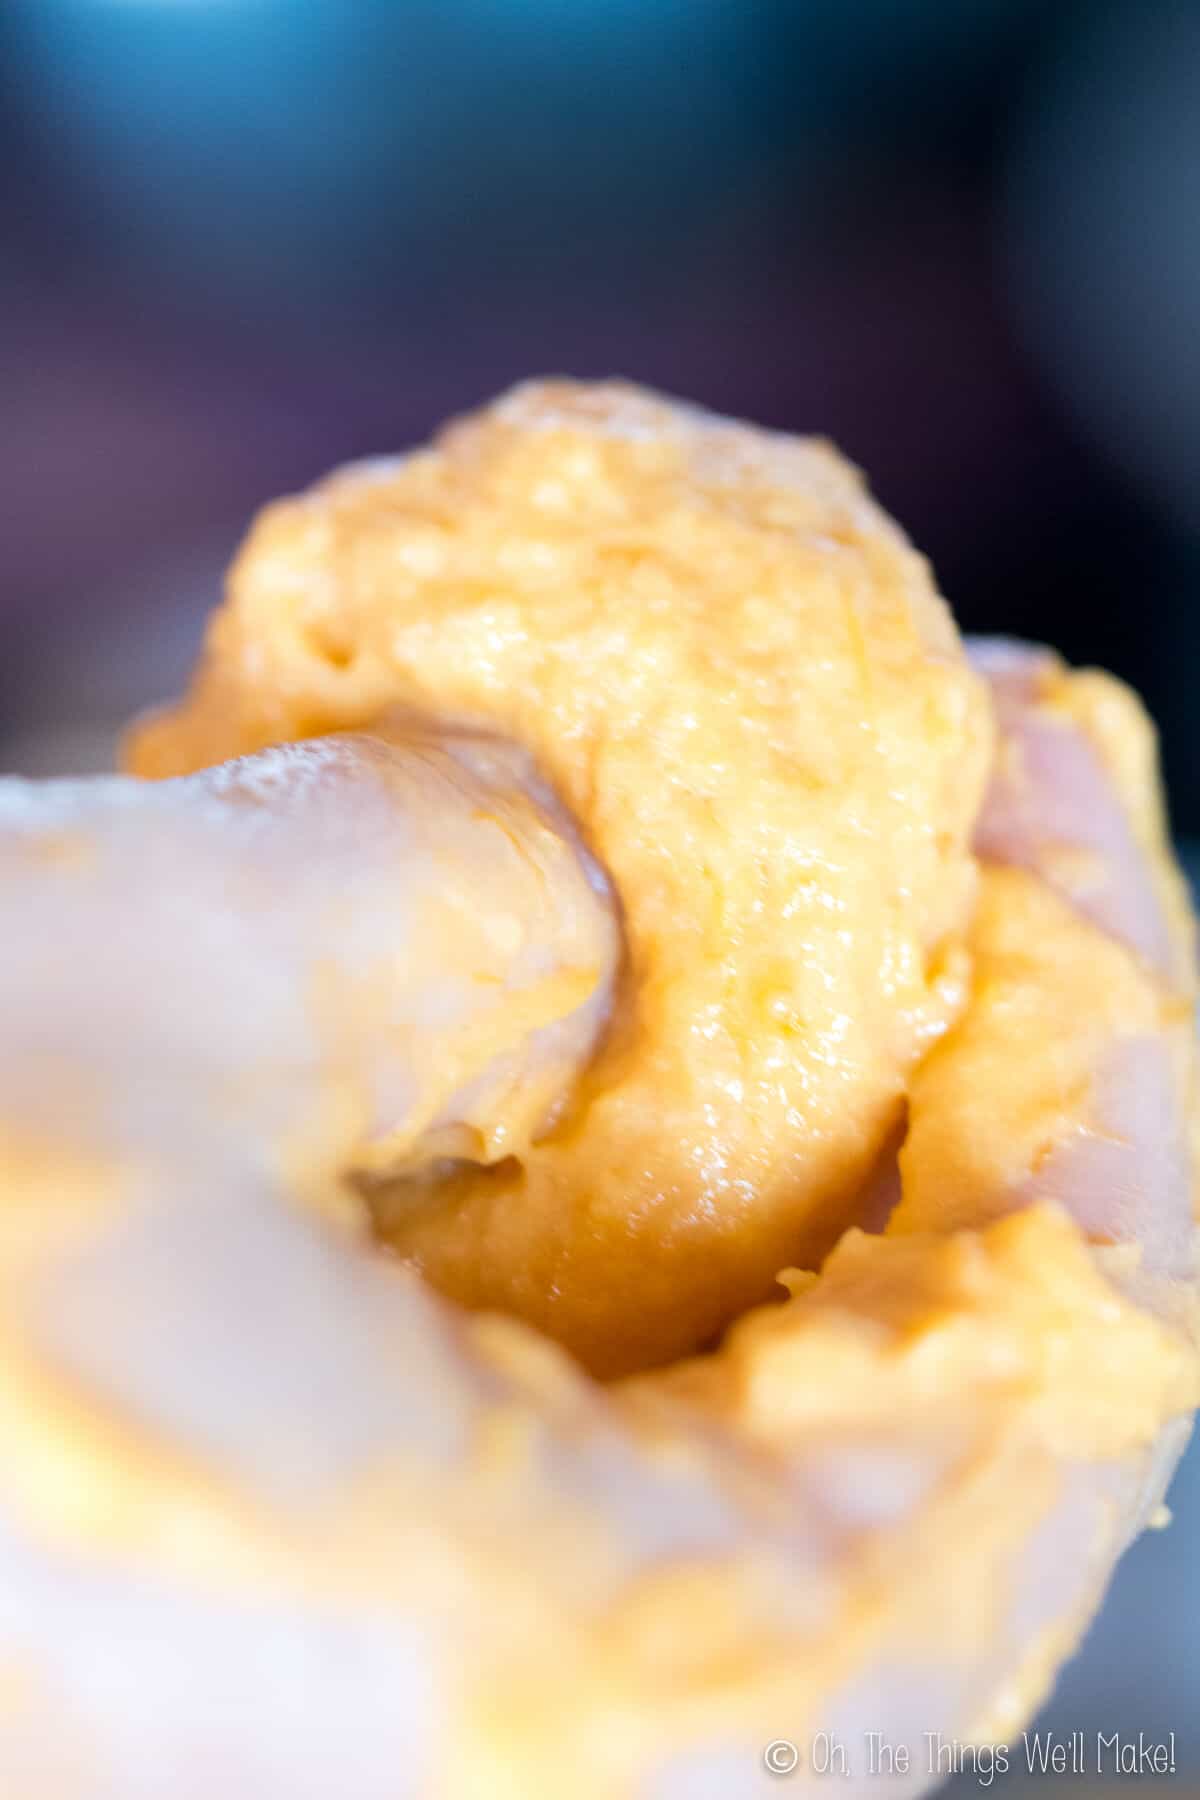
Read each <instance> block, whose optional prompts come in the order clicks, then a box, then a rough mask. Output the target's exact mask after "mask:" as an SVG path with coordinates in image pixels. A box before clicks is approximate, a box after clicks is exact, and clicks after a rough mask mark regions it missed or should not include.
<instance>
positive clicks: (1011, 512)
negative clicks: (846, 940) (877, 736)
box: [0, 0, 1200, 831]
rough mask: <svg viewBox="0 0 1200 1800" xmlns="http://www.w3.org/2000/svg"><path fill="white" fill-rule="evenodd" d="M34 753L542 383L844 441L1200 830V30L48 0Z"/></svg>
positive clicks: (719, 1)
mask: <svg viewBox="0 0 1200 1800" xmlns="http://www.w3.org/2000/svg"><path fill="white" fill-rule="evenodd" d="M0 208H2V211H0V520H2V521H3V524H2V527H0V530H2V535H3V585H2V588H0V592H2V595H3V599H2V603H0V634H2V635H0V757H2V758H3V760H4V761H5V762H6V763H7V764H9V765H10V766H13V765H16V766H19V767H22V768H27V769H29V770H31V771H32V770H38V769H42V768H50V767H60V766H66V765H70V764H72V763H74V764H76V765H82V764H84V763H87V764H89V765H92V764H94V762H95V761H96V759H97V758H98V757H100V758H102V757H103V756H104V755H106V754H107V743H108V737H107V734H108V732H109V730H110V727H111V724H112V722H113V720H114V719H115V718H116V717H117V716H119V715H120V714H121V713H123V712H125V711H127V710H128V709H129V707H131V706H134V705H137V704H140V703H141V702H143V701H144V700H146V699H148V698H150V697H153V696H155V695H157V694H158V693H159V692H160V691H162V690H163V689H164V688H170V687H173V686H175V685H176V684H177V683H178V681H179V679H180V677H181V675H182V672H183V670H184V668H185V667H186V664H187V661H188V658H189V655H190V653H191V649H192V646H193V644H194V642H195V638H196V635H197V631H198V626H199V621H200V619H201V617H202V615H203V613H204V611H205V610H206V609H207V608H208V607H209V606H210V605H211V603H212V602H213V600H214V599H215V598H216V596H217V593H218V591H219V581H220V571H221V568H222V566H223V565H224V563H225V561H226V560H227V558H228V555H229V552H230V551H231V549H232V548H233V546H234V544H235V542H236V540H237V538H238V536H239V535H240V533H241V531H242V529H243V527H244V525H245V522H246V520H247V518H248V516H249V515H250V514H251V513H252V511H253V510H254V509H255V508H256V507H257V506H258V505H259V504H260V503H261V502H262V501H263V500H264V499H266V498H268V497H270V496H272V495H274V494H275V493H277V492H280V491H284V490H287V489H290V488H294V487H296V486H298V485H301V484H304V483H306V482H308V481H309V480H311V479H312V478H313V477H314V476H316V475H317V474H319V473H320V472H322V471H323V470H324V469H326V468H327V467H328V466H330V465H331V464H333V463H335V462H337V461H339V460H342V459H345V458H347V457H353V456H358V455H361V454H364V453H368V452H373V451H381V450H388V449H392V448H396V447H399V446H402V445H404V444H407V443H409V442H412V441H413V440H415V439H418V438H420V437H421V436H423V435H424V434H425V433H426V432H428V430H429V429H430V428H431V426H432V425H433V424H434V423H435V422H436V421H438V420H439V419H441V418H443V417H444V416H445V415H446V414H447V413H450V412H453V411H455V410H456V409H460V408H463V407H465V406H469V405H471V404H472V403H474V402H476V401H478V400H480V399H481V398H483V397H485V396H487V395H488V394H490V393H491V392H493V391H494V390H495V389H497V388H499V387H501V386H502V385H503V384H505V383H507V382H509V381H511V380H513V379H514V378H515V377H517V376H519V375H523V374H527V373H531V372H535V371H566V372H569V373H576V374H607V373H611V372H620V373H624V374H628V375H631V376H634V377H636V378H638V379H641V380H645V381H649V382H653V383H657V384H660V385H662V386H664V387H666V388H669V389H674V390H676V391H678V392H681V393H683V394H686V395H688V396H691V397H694V398H697V399H700V400H703V401H706V402H708V403H710V404H712V405H713V406H716V407H719V408H723V409H726V410H729V411H733V412H737V413H744V414H747V415H749V416H751V417H753V418H756V419H759V420H762V421H765V422H769V423H771V424H775V425H780V426H787V427H794V428H797V429H800V430H809V429H815V430H820V431H824V432H827V433H829V434H830V435H832V436H833V437H834V438H836V439H837V440H838V442H839V443H840V444H841V445H842V446H843V447H844V448H845V449H846V450H847V451H848V452H849V454H850V455H851V456H853V457H854V458H855V459H856V460H857V461H858V462H860V463H861V464H863V465H864V466H865V468H866V469H867V470H868V471H869V473H870V475H871V478H872V480H873V482H874V484H875V487H876V489H877V491H878V492H879V493H880V495H881V496H882V498H883V500H884V501H885V502H886V504H887V505H888V506H889V507H891V508H892V509H893V511H895V512H896V513H897V514H898V515H899V517H900V518H901V520H902V521H903V522H904V523H905V524H906V525H907V527H908V528H909V530H910V531H911V533H912V535H913V536H914V538H915V539H916V541H917V542H918V543H919V544H920V545H921V546H922V547H923V548H924V549H926V550H927V551H928V552H929V553H930V555H931V556H932V558H933V560H934V563H935V566H936V568H937V571H938V575H939V577H940V580H941V582H942V585H943V587H944V589H945V591H946V593H947V594H948V595H949V597H950V598H951V600H952V602H953V604H954V605H955V607H956V609H957V611H958V614H959V617H960V618H961V619H962V620H963V621H964V622H965V624H966V625H967V626H969V627H971V628H974V629H986V630H1004V631H1010V632H1020V633H1025V634H1029V635H1032V636H1034V637H1040V638H1047V639H1052V640H1054V641H1055V642H1057V643H1059V644H1061V645H1062V646H1063V647H1064V648H1065V649H1066V650H1067V651H1068V652H1069V653H1070V654H1071V655H1072V656H1073V657H1076V658H1081V659H1088V660H1098V661H1101V662H1104V663H1106V664H1109V665H1110V666H1112V667H1115V668H1116V669H1118V670H1119V671H1120V672H1121V673H1123V674H1125V675H1127V676H1128V677H1129V678H1130V679H1132V680H1133V681H1134V682H1136V683H1137V684H1138V685H1139V686H1140V687H1141V688H1142V689H1143V690H1144V691H1145V693H1146V694H1147V696H1148V698H1149V700H1150V702H1151V705H1152V707H1153V709H1154V711H1155V712H1156V714H1157V715H1158V717H1159V719H1160V721H1161V724H1162V728H1163V732H1164V737H1165V744H1166V755H1167V765H1168V771H1169V775H1170V778H1171V784H1172V791H1173V800H1174V808H1175V814H1176V818H1177V822H1178V824H1179V825H1180V827H1181V828H1182V829H1183V830H1185V831H1198V830H1200V779H1198V778H1200V729H1197V728H1196V727H1195V726H1194V724H1193V702H1192V682H1191V663H1192V654H1191V653H1192V647H1193V640H1194V638H1195V636H1196V630H1197V628H1196V625H1195V622H1194V620H1195V609H1194V607H1193V605H1192V593H1193V587H1194V584H1195V580H1196V574H1197V564H1198V560H1200V559H1198V557H1197V540H1198V538H1200V333H1198V331H1197V318H1198V315H1200V8H1198V7H1197V6H1195V5H1191V4H1187V5H1184V4H1172V3H1171V0H1167V3H1165V4H1159V3H1157V0H1126V3H1124V4H1122V3H1119V0H1118V3H1115V4H1099V5H1097V4H1090V5H1072V4H1051V5H1047V4H1045V3H1044V0H971V3H970V4H961V5H960V4H947V3H946V0H858V3H855V0H760V3H757V4H756V3H755V0H673V3H666V0H361V3H357V4H356V3H355V0H3V6H2V7H0Z"/></svg>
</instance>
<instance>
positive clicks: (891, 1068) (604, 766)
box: [130, 382, 991, 1375]
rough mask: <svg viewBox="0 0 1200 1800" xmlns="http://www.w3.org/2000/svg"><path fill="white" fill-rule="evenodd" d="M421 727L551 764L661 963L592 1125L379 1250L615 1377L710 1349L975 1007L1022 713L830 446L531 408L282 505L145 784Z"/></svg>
mask: <svg viewBox="0 0 1200 1800" xmlns="http://www.w3.org/2000/svg"><path fill="white" fill-rule="evenodd" d="M395 707H401V708H409V709H416V710H418V711H420V712H424V713H430V712H432V713H436V714H437V715H439V717H441V718H447V717H449V718H450V719H455V720H465V721H468V722H470V723H473V724H478V723H481V722H482V723H484V724H487V725H489V726H491V727H492V728H494V729H496V730H498V731H499V732H501V733H502V734H503V735H504V736H506V737H509V738H512V739H514V740H515V741H516V742H518V743H520V744H522V745H524V746H525V747H526V748H527V749H528V750H530V751H532V752H533V754H534V757H535V760H536V761H537V763H538V765H539V766H540V767H541V768H542V770H543V771H544V772H545V773H546V774H547V775H548V776H549V778H550V780H551V781H552V782H553V784H554V785H555V787H556V788H557V790H558V792H559V794H560V795H561V796H562V798H563V800H564V801H565V802H566V805H567V807H568V809H569V810H570V811H571V812H572V813H573V815H574V817H575V818H576V819H577V820H578V821H579V822H580V825H581V827H582V829H583V831H584V833H585V835H586V837H587V839H588V840H589V842H590V844H591V847H592V849H593V850H594V852H595V853H596V855H597V856H598V857H599V859H600V861H601V862H602V863H603V864H604V866H605V867H606V868H607V870H608V871H609V873H610V875H611V877H612V879H613V882H614V885H615V888H616V891H617V893H618V895H619V897H620V901H621V905H622V908H623V917H624V927H625V935H626V943H627V947H628V965H627V968H626V971H625V976H624V980H623V983H622V988H621V993H620V997H619V1000H618V1004H617V1009H616V1015H615V1018H614V1022H613V1026H612V1029H611V1033H610V1038H609V1042H608V1045H607V1048H606V1050H605V1052H604V1053H603V1054H602V1055H601V1056H600V1058H599V1059H598V1060H597V1062H596V1063H595V1064H594V1066H593V1068H592V1070H591V1072H590V1075H589V1077H588V1080H587V1082H586V1083H585V1086H584V1089H583V1090H582V1092H581V1093H580V1094H579V1096H578V1102H577V1105H576V1107H575V1109H574V1111H573V1112H572V1113H571V1115H570V1116H569V1117H567V1118H565V1119H563V1120H561V1121H560V1122H559V1123H558V1125H557V1128H556V1129H555V1130H554V1131H553V1132H551V1133H550V1134H549V1135H548V1136H547V1137H545V1138H544V1139H543V1140H542V1141H541V1142H538V1143H535V1144H532V1145H529V1146H527V1147H526V1148H525V1149H524V1150H523V1151H522V1153H521V1155H520V1156H519V1158H515V1157H514V1158H510V1159H507V1160H505V1161H503V1162H501V1163H500V1164H499V1165H498V1166H495V1167H493V1168H491V1169H489V1170H488V1171H487V1172H481V1171H480V1170H478V1169H476V1168H472V1169H468V1170H466V1171H465V1172H463V1173H461V1174H456V1173H454V1172H443V1174H442V1176H441V1178H440V1179H439V1180H437V1181H436V1182H424V1183H421V1184H420V1185H419V1186H414V1185H413V1184H411V1183H403V1184H400V1185H398V1186H395V1187H393V1188H392V1189H391V1190H387V1189H379V1190H377V1191H376V1192H375V1194H374V1196H373V1205H374V1210H375V1215H376V1218H377V1221H378V1223H379V1225H380V1228H381V1230H382V1232H383V1234H384V1236H385V1237H386V1239H387V1241H388V1242H389V1243H390V1244H392V1245H393V1246H394V1247H395V1249H396V1250H397V1251H398V1252H400V1254H401V1255H402V1256H403V1257H404V1258H405V1260H406V1261H408V1262H409V1263H410V1264H412V1265H413V1266H414V1267H415V1268H416V1269H418V1270H419V1271H420V1272H421V1273H422V1274H423V1275H425V1276H426V1277H427V1278H428V1279H429V1280H430V1281H432V1282H433V1284H434V1285H435V1286H436V1287H438V1288H440V1289H441V1290H442V1291H443V1292H444V1293H446V1294H447V1295H449V1296H450V1297H451V1298H452V1299H454V1300H456V1301H459V1302H461V1303H463V1304H465V1305H467V1306H469V1307H472V1308H497V1309H500V1310H502V1311H505V1312H508V1313H511V1314H515V1315H517V1316H518V1317H521V1318H523V1319H525V1320H527V1321H528V1322H530V1323H531V1324H533V1325H535V1326H537V1327H538V1328H539V1329H541V1330H543V1331H545V1332H547V1333H548V1334H549V1335H550V1336H552V1337H554V1338H556V1339H558V1340H559V1341H560V1342H561V1343H563V1344H565V1345H566V1346H567V1347H568V1348H569V1349H570V1350H571V1351H573V1352H574V1353H575V1354H576V1355H577V1356H579V1357H580V1358H581V1359H582V1360H583V1361H584V1362H585V1363H587V1365H588V1366H589V1367H590V1368H591V1369H593V1370H594V1371H596V1372H598V1373H602V1374H606V1375H611V1374H615V1373H621V1372H624V1371H627V1370H631V1369H636V1368H639V1367H643V1366H646V1365H649V1364H653V1363H659V1362H663V1361H665V1360H667V1359H669V1358H671V1357H673V1356H677V1355H679V1354H681V1353H684V1352H687V1351H690V1350H694V1349H696V1348H697V1347H698V1346H700V1345H701V1344H702V1343H704V1342H705V1341H707V1340H709V1339H710V1338H711V1337H712V1336H713V1334H714V1333H716V1332H717V1331H718V1330H719V1329H720V1328H721V1327H722V1326H723V1325H725V1324H726V1323H727V1322H728V1321H729V1320H730V1319H731V1318H733V1317H735V1316H736V1315H737V1314H738V1313H740V1312H742V1311H743V1310H744V1309H745V1308H746V1307H747V1306H748V1305H750V1304H753V1303H754V1302H756V1301H759V1300H762V1299H764V1298H765V1297H766V1296H767V1295H768V1294H769V1293H770V1292H771V1291H772V1289H773V1287H774V1283H775V1276H776V1273H777V1271H778V1270H779V1269H780V1268H781V1267H783V1266H784V1265H785V1264H792V1263H804V1264H812V1263H813V1262H814V1261H815V1260H817V1259H819V1257H820V1255H821V1254H823V1253H824V1251H825V1250H827V1249H828V1248H829V1247H830V1246H831V1245H832V1243H833V1242H834V1241H835V1240H836V1238H837V1237H838V1235H839V1234H840V1232H841V1230H842V1229H843V1228H844V1226H845V1225H846V1224H847V1223H848V1222H849V1221H850V1219H851V1218H852V1216H853V1209H854V1206H855V1204H856V1199H857V1195H858V1192H859V1190H860V1188H861V1185H862V1183H863V1180H864V1178H865V1177H866V1175H867V1174H868V1172H869V1171H870V1169H871V1167H872V1165H873V1163H874V1162H875V1161H876V1159H877V1158H878V1157H879V1155H880V1153H881V1151H882V1150H883V1149H884V1147H885V1145H886V1144H887V1142H888V1141H889V1139H890V1138H892V1137H893V1136H894V1133H895V1131H896V1129H897V1128H898V1126H899V1124H900V1121H901V1117H902V1112H903V1106H904V1100H905V1095H906V1092H907V1088H908V1084H909V1079H910V1076H911V1073H912V1070H913V1068H914V1067H915V1065H916V1064H917V1062H918V1061H919V1059H920V1058H921V1057H922V1056H923V1055H924V1054H925V1052H926V1051H927V1050H928V1048H929V1046H930V1045H931V1043H932V1042H933V1041H934V1040H935V1039H936V1038H937V1037H938V1036H939V1034H940V1033H941V1032H943V1031H944V1030H945V1028H946V1027H947V1025H948V1024H949V1023H950V1022H951V1021H952V1020H953V1019H954V1018H955V1017H956V1016H957V1014H958V1012H959V1010H960V1009H961V1006H962V1004H963V999H964V996H965V992H966V986H965V977H966V963H965V957H964V954H963V935H964V932H965V929H966V926H967V921H968V918H969V915H970V910H971V906H972V903H973V899H974V892H975V868H974V863H973V860H972V857H971V855H970V847H969V835H970V831H971V826H972V823H973V821H974V818H975V816H976V814H977V812H978V809H979V804H980V799H981V795H982V791H983V783H984V780H985V777H986V773H987V768H988V762H989V757H990V751H991V712H990V707H989V704H988V702H987V700H986V698H985V695H984V692H983V688H982V685H981V684H980V683H979V681H978V680H977V678H976V677H975V675H974V674H973V673H972V672H971V670H970V669H969V667H968V665H967V662H966V659H965V657H964V655H963V651H962V647H961V644H960V642H959V639H958V635H957V633H956V631H955V629H954V626H953V623H952V621H951V619H950V616H949V614H948V612H947V609H946V607H945V605H944V603H943V602H942V600H941V599H940V598H939V596H938V595H937V593H936V591H935V590H934V587H933V585H932V582H931V579H930V575H929V571H928V568H927V565H926V564H925V562H924V561H923V559H922V558H920V557H919V556H918V555H917V554H916V553H915V552H914V551H913V550H912V548H911V547H910V546H909V544H908V543H907V542H906V540H905V539H904V537H903V535H902V534H901V533H900V532H899V530H898V529H897V528H896V527H895V526H894V525H893V524H892V523H891V521H890V520H889V519H887V517H886V516H885V515H884V514H883V513H882V512H881V511H880V509H879V508H878V507H877V506H875V505H874V503H873V502H872V501H871V500H870V498H869V497H868V496H867V494H866V492H865V490H864V487H863V485H862V482H861V480H860V478H859V476H858V474H857V472H856V471H854V470H853V469H851V468H850V467H849V466H848V465H847V464H846V463H845V462H844V461H843V460H842V459H841V458H840V457H839V456H838V455H837V454H836V453H835V452H834V451H833V450H832V449H830V448H828V447H827V446H825V445H823V444H820V443H816V442H810V441H804V440H800V439H795V438H785V437H780V436H774V435H771V434H768V433H765V432H760V431H755V430H752V429H750V428H749V427H746V426H741V425H735V424H732V423H730V422H728V421H725V420H718V419H715V418H713V417H711V416H710V415H706V414H704V413H702V412H699V411H696V410H693V409H689V408H686V407H682V406H674V405H671V404H669V403H667V402H665V401H663V400H660V399H658V398H657V397H655V396H653V395H649V394H646V393H643V392H639V391H638V390H636V389H632V388H629V387H625V386H622V385H618V384H612V385H603V386H591V387H589V386H582V385H574V384H569V383H565V382H562V383H549V384H544V385H531V386H527V387H524V388H520V389H517V390H516V391H515V392H514V393H512V394H510V395H508V396H507V397H506V398H504V399H502V400H500V401H499V402H498V403H497V404H496V405H495V406H493V407H491V408H490V409H488V410H487V411H485V412H483V413H481V414H479V415H478V416H476V417H475V418H473V419H470V420H468V421H467V422H465V423H463V424H459V425H457V426H455V427H453V428H451V429H450V430H448V431H447V432H445V433H444V434H443V435H442V436H441V437H440V438H439V439H438V440H437V442H436V443H435V445H434V446H433V448H431V449H429V450H425V451H421V452H419V453H417V454H416V455H413V456H410V457H407V458H405V459H403V460H399V461H396V462H394V463H383V464H372V465H367V466H363V467H359V468H352V469H350V470H347V471H345V472H344V473H342V474H341V475H337V476H335V477H334V478H333V479H332V480H331V481H329V482H327V483H325V484H324V485H322V486H321V487H319V488H317V489H316V490H315V491H314V492H312V493H310V494H307V495H304V496H302V497H300V498H298V499H295V500H288V501H284V502H281V503H280V504H278V505H276V506H273V507H271V508H269V509H268V510H267V512H266V513H265V514H264V515H263V516H262V518H261V519H260V520H259V522H258V524H257V525H256V527H255V529H254V531H253V532H252V534H251V537H250V539H249V541H248V543H247V544H246V546H245V548H244V549H243V551H242V553H241V555H240V556H239V558H238V560H237V563H236V565H235V568H234V570H233V574H232V579H231V583H230V590H229V597H228V601H227V603H226V606H225V608H224V610H223V611H222V612H221V613H220V614H219V615H218V616H217V618H216V619H215V621H214V623H213V626H212V629H211V632H210V637H209V643H208V649H207V653H206V657H205V660H204V665H203V668H202V669H201V672H200V674H199V676H198V678H197V681H196V683H195V685H194V688H193V690H192V693H191V695H190V696H189V697H188V699H187V700H186V701H185V702H184V703H183V704H182V705H181V706H180V707H179V708H178V709H176V710H174V711H172V712H170V713H168V714H166V715H165V716H164V717H162V718H160V719H158V720H157V721H155V722H153V723H151V724H149V725H147V726H145V727H143V728H142V729H141V730H140V731H139V732H138V733H137V734H136V735H135V737H134V739H133V741H132V744H131V748H130V764H131V767H132V768H133V769H134V770H135V771H136V772H138V773H141V774H150V775H162V774H173V773H180V772H183V771H186V770H190V769H193V768H196V767H198V766H200V765H203V764H206V763H210V762H214V761H217V760H219V759H221V758H223V757H226V756H229V755H232V754H235V753H240V752H242V751H247V750H252V749H257V748H258V747H260V746H262V745H263V744H266V743H269V742H272V741H276V740H279V739H281V738H293V737H298V736H303V735H306V734H309V733H313V732H317V731H323V730H328V729H331V728H337V727H345V726H350V725H359V724H362V723H364V722H370V721H373V720H376V719H378V717H379V715H380V714H381V713H384V712H386V711H387V710H388V709H389V708H395Z"/></svg>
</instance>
